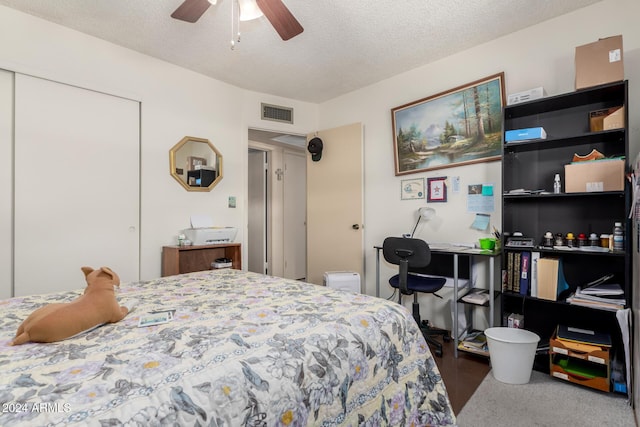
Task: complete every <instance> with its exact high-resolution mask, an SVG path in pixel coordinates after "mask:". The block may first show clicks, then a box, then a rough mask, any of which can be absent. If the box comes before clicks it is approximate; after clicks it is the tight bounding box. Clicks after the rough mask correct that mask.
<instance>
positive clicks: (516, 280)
mask: <svg viewBox="0 0 640 427" xmlns="http://www.w3.org/2000/svg"><path fill="white" fill-rule="evenodd" d="M521 259H522V254H521V253H520V252H516V253H515V255H514V258H513V289H512V291H513V292H515V293H520V264H521V262H522V261H521Z"/></svg>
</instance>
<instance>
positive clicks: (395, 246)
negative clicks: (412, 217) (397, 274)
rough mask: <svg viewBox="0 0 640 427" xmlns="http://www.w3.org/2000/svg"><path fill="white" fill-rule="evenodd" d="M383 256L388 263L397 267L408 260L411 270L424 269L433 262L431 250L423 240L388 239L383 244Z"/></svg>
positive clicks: (406, 238)
mask: <svg viewBox="0 0 640 427" xmlns="http://www.w3.org/2000/svg"><path fill="white" fill-rule="evenodd" d="M407 251H409V252H407ZM382 255H383V256H384V259H385V260H387V262H389V263H391V264H396V265H400V263H401V262H402V261H403V260H404V259H406V260H407V261H408V267H409V268H423V267H426V266H428V265H429V263H430V262H431V250H430V249H429V245H428V244H427V242H425V241H424V240H422V239H411V238H408V237H387V238H386V239H384V243H383V244H382Z"/></svg>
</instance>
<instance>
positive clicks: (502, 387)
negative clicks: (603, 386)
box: [457, 371, 636, 427]
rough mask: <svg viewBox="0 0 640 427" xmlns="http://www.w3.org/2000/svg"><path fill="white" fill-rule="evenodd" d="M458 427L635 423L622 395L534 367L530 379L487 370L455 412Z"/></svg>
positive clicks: (619, 425) (621, 426)
mask: <svg viewBox="0 0 640 427" xmlns="http://www.w3.org/2000/svg"><path fill="white" fill-rule="evenodd" d="M457 418H458V425H459V426H460V427H501V426H505V427H507V426H508V427H519V426H522V427H533V426H537V427H543V426H561V425H571V426H581V427H589V426H594V427H595V426H597V427H600V426H616V427H633V426H636V422H635V418H634V415H633V409H632V408H631V406H629V405H628V404H627V399H626V397H625V396H624V395H621V394H616V393H603V392H600V391H598V390H593V389H589V388H586V387H582V386H578V385H574V384H571V383H568V382H564V381H562V380H559V379H555V378H552V377H550V376H549V375H548V374H544V373H541V372H537V371H533V372H532V374H531V381H530V382H529V384H523V385H513V384H505V383H501V382H499V381H497V380H496V379H495V378H494V377H493V374H492V373H489V374H487V376H486V377H485V378H484V380H483V381H482V383H481V384H480V386H479V387H478V389H477V390H476V391H475V393H474V394H473V396H471V399H469V401H468V402H467V403H466V404H465V405H464V407H463V408H462V411H461V412H460V414H459V415H458V416H457Z"/></svg>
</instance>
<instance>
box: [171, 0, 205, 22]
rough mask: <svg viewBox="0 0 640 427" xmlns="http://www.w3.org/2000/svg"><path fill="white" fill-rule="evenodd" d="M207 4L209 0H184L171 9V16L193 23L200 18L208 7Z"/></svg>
mask: <svg viewBox="0 0 640 427" xmlns="http://www.w3.org/2000/svg"><path fill="white" fill-rule="evenodd" d="M209 6H211V3H209V0H185V1H184V3H182V4H181V5H180V6H179V7H178V8H177V9H176V10H174V11H173V13H172V14H171V17H172V18H175V19H179V20H181V21H187V22H192V23H193V22H196V21H197V20H198V19H200V17H201V16H202V14H203V13H205V12H206V11H207V9H209Z"/></svg>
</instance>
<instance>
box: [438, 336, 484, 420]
mask: <svg viewBox="0 0 640 427" xmlns="http://www.w3.org/2000/svg"><path fill="white" fill-rule="evenodd" d="M442 352H443V355H442V357H437V356H434V358H435V360H436V365H438V369H439V370H440V375H441V376H442V379H443V380H444V384H445V386H446V387H447V392H448V393H449V400H450V401H451V406H453V412H454V413H455V414H456V415H458V414H459V413H460V411H461V410H462V407H463V406H464V404H465V403H467V400H469V398H470V397H471V395H472V394H473V393H474V392H475V391H476V388H478V386H479V385H480V383H481V382H482V380H483V379H484V377H485V376H486V375H487V373H488V372H489V371H490V370H491V368H490V366H489V359H488V358H486V357H481V356H476V355H473V354H471V353H466V352H464V351H458V358H457V359H455V358H454V357H453V340H451V341H450V342H448V343H444V345H443V349H442Z"/></svg>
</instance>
